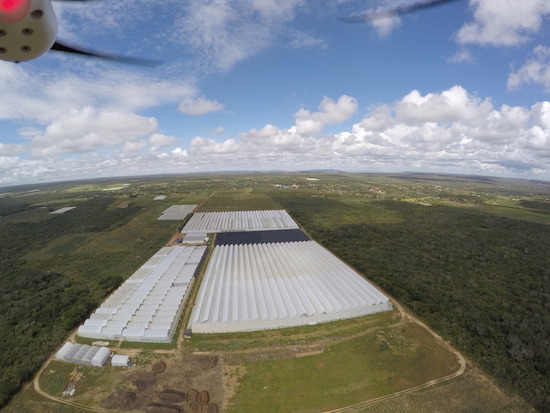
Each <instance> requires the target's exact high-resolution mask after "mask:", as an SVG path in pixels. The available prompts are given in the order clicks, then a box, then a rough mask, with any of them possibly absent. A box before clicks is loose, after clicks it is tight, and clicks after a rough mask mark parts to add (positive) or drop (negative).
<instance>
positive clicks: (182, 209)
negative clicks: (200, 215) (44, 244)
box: [155, 198, 197, 221]
mask: <svg viewBox="0 0 550 413" xmlns="http://www.w3.org/2000/svg"><path fill="white" fill-rule="evenodd" d="M155 199H156V198H155ZM196 207H197V205H172V206H171V207H168V208H166V209H165V210H164V211H162V212H161V213H160V216H159V217H158V218H157V221H181V220H183V219H185V217H186V216H187V215H189V214H190V213H191V212H193V210H194V209H195V208H196Z"/></svg>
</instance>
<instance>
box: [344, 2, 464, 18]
mask: <svg viewBox="0 0 550 413" xmlns="http://www.w3.org/2000/svg"><path fill="white" fill-rule="evenodd" d="M453 1H458V0H431V1H426V2H423V3H414V4H411V5H409V6H402V7H396V8H395V9H389V10H380V11H367V12H365V13H359V14H353V15H351V16H346V17H340V18H339V19H338V20H340V21H342V22H344V23H368V22H372V21H375V20H378V19H383V18H387V17H393V16H396V15H399V14H407V13H412V12H415V11H417V10H423V9H429V8H432V7H436V6H441V5H443V4H446V3H451V2H453Z"/></svg>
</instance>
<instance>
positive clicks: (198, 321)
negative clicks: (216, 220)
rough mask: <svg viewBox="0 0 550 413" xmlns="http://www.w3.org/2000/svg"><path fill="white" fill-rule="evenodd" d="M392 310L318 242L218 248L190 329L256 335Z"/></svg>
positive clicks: (202, 284) (357, 275)
mask: <svg viewBox="0 0 550 413" xmlns="http://www.w3.org/2000/svg"><path fill="white" fill-rule="evenodd" d="M391 308H392V305H391V303H390V301H389V299H388V298H387V297H386V296H385V295H383V294H382V293H381V292H380V291H379V290H378V289H376V288H375V287H374V286H373V285H372V284H370V283H369V282H368V281H367V280H366V279H365V278H363V277H362V276H361V275H360V274H358V273H357V272H355V271H354V270H353V269H351V268H350V267H348V266H347V265H346V264H345V263H343V262H342V261H341V260H339V259H338V258H337V257H335V256H334V255H333V254H331V253H330V252H329V251H327V250H326V249H324V248H323V247H322V246H321V245H319V244H318V243H316V242H314V241H298V242H283V243H259V244H242V245H219V246H216V247H215V248H214V250H213V252H212V257H211V259H210V263H209V265H208V268H207V269H206V273H205V276H204V279H203V281H202V283H201V287H200V290H199V293H198V296H197V300H196V304H195V307H194V308H193V313H192V315H191V320H190V327H191V329H192V331H193V333H221V332H237V331H253V330H262V329H273V328H281V327H292V326H299V325H306V324H316V323H320V322H327V321H333V320H339V319H345V318H352V317H358V316H363V315H367V314H373V313H377V312H382V311H387V310H391Z"/></svg>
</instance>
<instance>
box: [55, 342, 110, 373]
mask: <svg viewBox="0 0 550 413" xmlns="http://www.w3.org/2000/svg"><path fill="white" fill-rule="evenodd" d="M110 355H111V351H110V350H109V349H108V348H107V347H97V346H88V345H87V344H84V345H82V344H74V343H71V342H70V341H67V342H66V343H65V344H64V345H63V347H61V348H60V349H59V350H58V351H57V353H55V356H54V357H55V359H56V360H61V361H67V362H69V363H77V364H84V365H86V366H95V367H103V366H104V365H105V362H106V361H107V359H108V358H109V356H110Z"/></svg>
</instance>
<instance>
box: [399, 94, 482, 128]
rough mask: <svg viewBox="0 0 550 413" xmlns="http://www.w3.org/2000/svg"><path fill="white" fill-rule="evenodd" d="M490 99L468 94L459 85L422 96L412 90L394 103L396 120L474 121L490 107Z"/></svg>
mask: <svg viewBox="0 0 550 413" xmlns="http://www.w3.org/2000/svg"><path fill="white" fill-rule="evenodd" d="M491 108H492V104H491V101H490V99H480V98H478V97H475V96H472V95H470V94H468V92H467V91H466V90H465V89H464V88H463V87H461V86H453V87H452V88H450V89H448V90H445V91H443V92H442V93H428V94H426V95H425V96H422V95H421V94H420V92H419V91H418V90H413V91H412V92H410V93H409V94H408V95H406V96H405V97H404V98H403V99H402V100H401V101H400V102H398V103H397V105H396V106H395V111H396V115H397V118H398V119H401V120H404V121H408V122H414V121H420V122H426V121H431V122H451V121H458V120H460V121H461V122H477V121H479V119H480V118H483V117H486V116H487V114H488V112H489V111H490V110H491Z"/></svg>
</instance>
